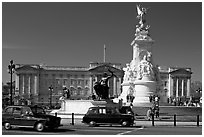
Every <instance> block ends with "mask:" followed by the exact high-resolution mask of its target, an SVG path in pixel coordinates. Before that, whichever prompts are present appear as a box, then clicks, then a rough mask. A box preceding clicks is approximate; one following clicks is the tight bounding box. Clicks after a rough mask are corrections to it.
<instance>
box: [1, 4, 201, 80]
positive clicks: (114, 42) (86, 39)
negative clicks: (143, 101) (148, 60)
mask: <svg viewBox="0 0 204 137" xmlns="http://www.w3.org/2000/svg"><path fill="white" fill-rule="evenodd" d="M138 4H140V5H141V6H142V7H145V8H148V11H147V15H146V21H147V24H149V25H150V26H151V27H150V36H151V38H152V39H153V40H155V43H154V44H153V48H152V49H153V51H152V57H153V60H154V63H155V64H157V65H159V66H166V67H188V68H191V69H192V72H193V74H192V80H193V81H201V82H202V3H201V2H195V3H192V2H76V3H74V2H3V3H2V82H3V83H6V82H8V81H10V76H9V74H8V72H7V68H8V65H9V61H10V60H11V59H12V60H14V63H15V64H42V63H43V64H46V65H48V66H84V67H88V66H89V63H90V62H95V61H96V62H103V48H104V44H105V45H106V62H112V63H121V64H122V66H124V67H125V64H126V63H130V62H131V60H132V51H133V49H132V46H131V45H130V44H131V42H132V41H133V40H134V34H135V25H136V24H138V19H137V18H136V16H137V12H136V5H138Z"/></svg>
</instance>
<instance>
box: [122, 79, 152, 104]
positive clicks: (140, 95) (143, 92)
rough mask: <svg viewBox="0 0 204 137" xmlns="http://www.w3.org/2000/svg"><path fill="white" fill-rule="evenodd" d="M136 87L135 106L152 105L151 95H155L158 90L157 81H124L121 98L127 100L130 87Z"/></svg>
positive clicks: (134, 93)
mask: <svg viewBox="0 0 204 137" xmlns="http://www.w3.org/2000/svg"><path fill="white" fill-rule="evenodd" d="M131 86H132V87H133V88H134V92H133V96H134V97H135V98H134V100H133V105H134V106H143V105H145V106H151V103H150V101H149V96H150V95H153V94H154V93H155V91H156V82H155V81H142V80H136V81H134V82H124V83H123V84H122V89H123V92H122V94H121V96H120V97H119V99H123V102H127V95H128V94H129V92H130V91H129V89H130V87H131Z"/></svg>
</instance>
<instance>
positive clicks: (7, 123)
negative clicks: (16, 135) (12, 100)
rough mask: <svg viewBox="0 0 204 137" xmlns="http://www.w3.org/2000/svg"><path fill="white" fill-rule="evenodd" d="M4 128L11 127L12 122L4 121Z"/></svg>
mask: <svg viewBox="0 0 204 137" xmlns="http://www.w3.org/2000/svg"><path fill="white" fill-rule="evenodd" d="M4 128H5V129H6V130H9V129H11V124H10V123H9V122H6V123H4Z"/></svg>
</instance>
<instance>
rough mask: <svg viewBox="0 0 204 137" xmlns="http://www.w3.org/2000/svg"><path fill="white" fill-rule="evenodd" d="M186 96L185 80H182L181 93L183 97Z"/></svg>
mask: <svg viewBox="0 0 204 137" xmlns="http://www.w3.org/2000/svg"><path fill="white" fill-rule="evenodd" d="M183 95H184V80H183V79H182V91H181V96H183Z"/></svg>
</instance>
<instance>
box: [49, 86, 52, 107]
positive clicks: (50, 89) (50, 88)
mask: <svg viewBox="0 0 204 137" xmlns="http://www.w3.org/2000/svg"><path fill="white" fill-rule="evenodd" d="M49 91H50V108H52V91H53V87H52V85H51V86H50V87H49Z"/></svg>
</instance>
